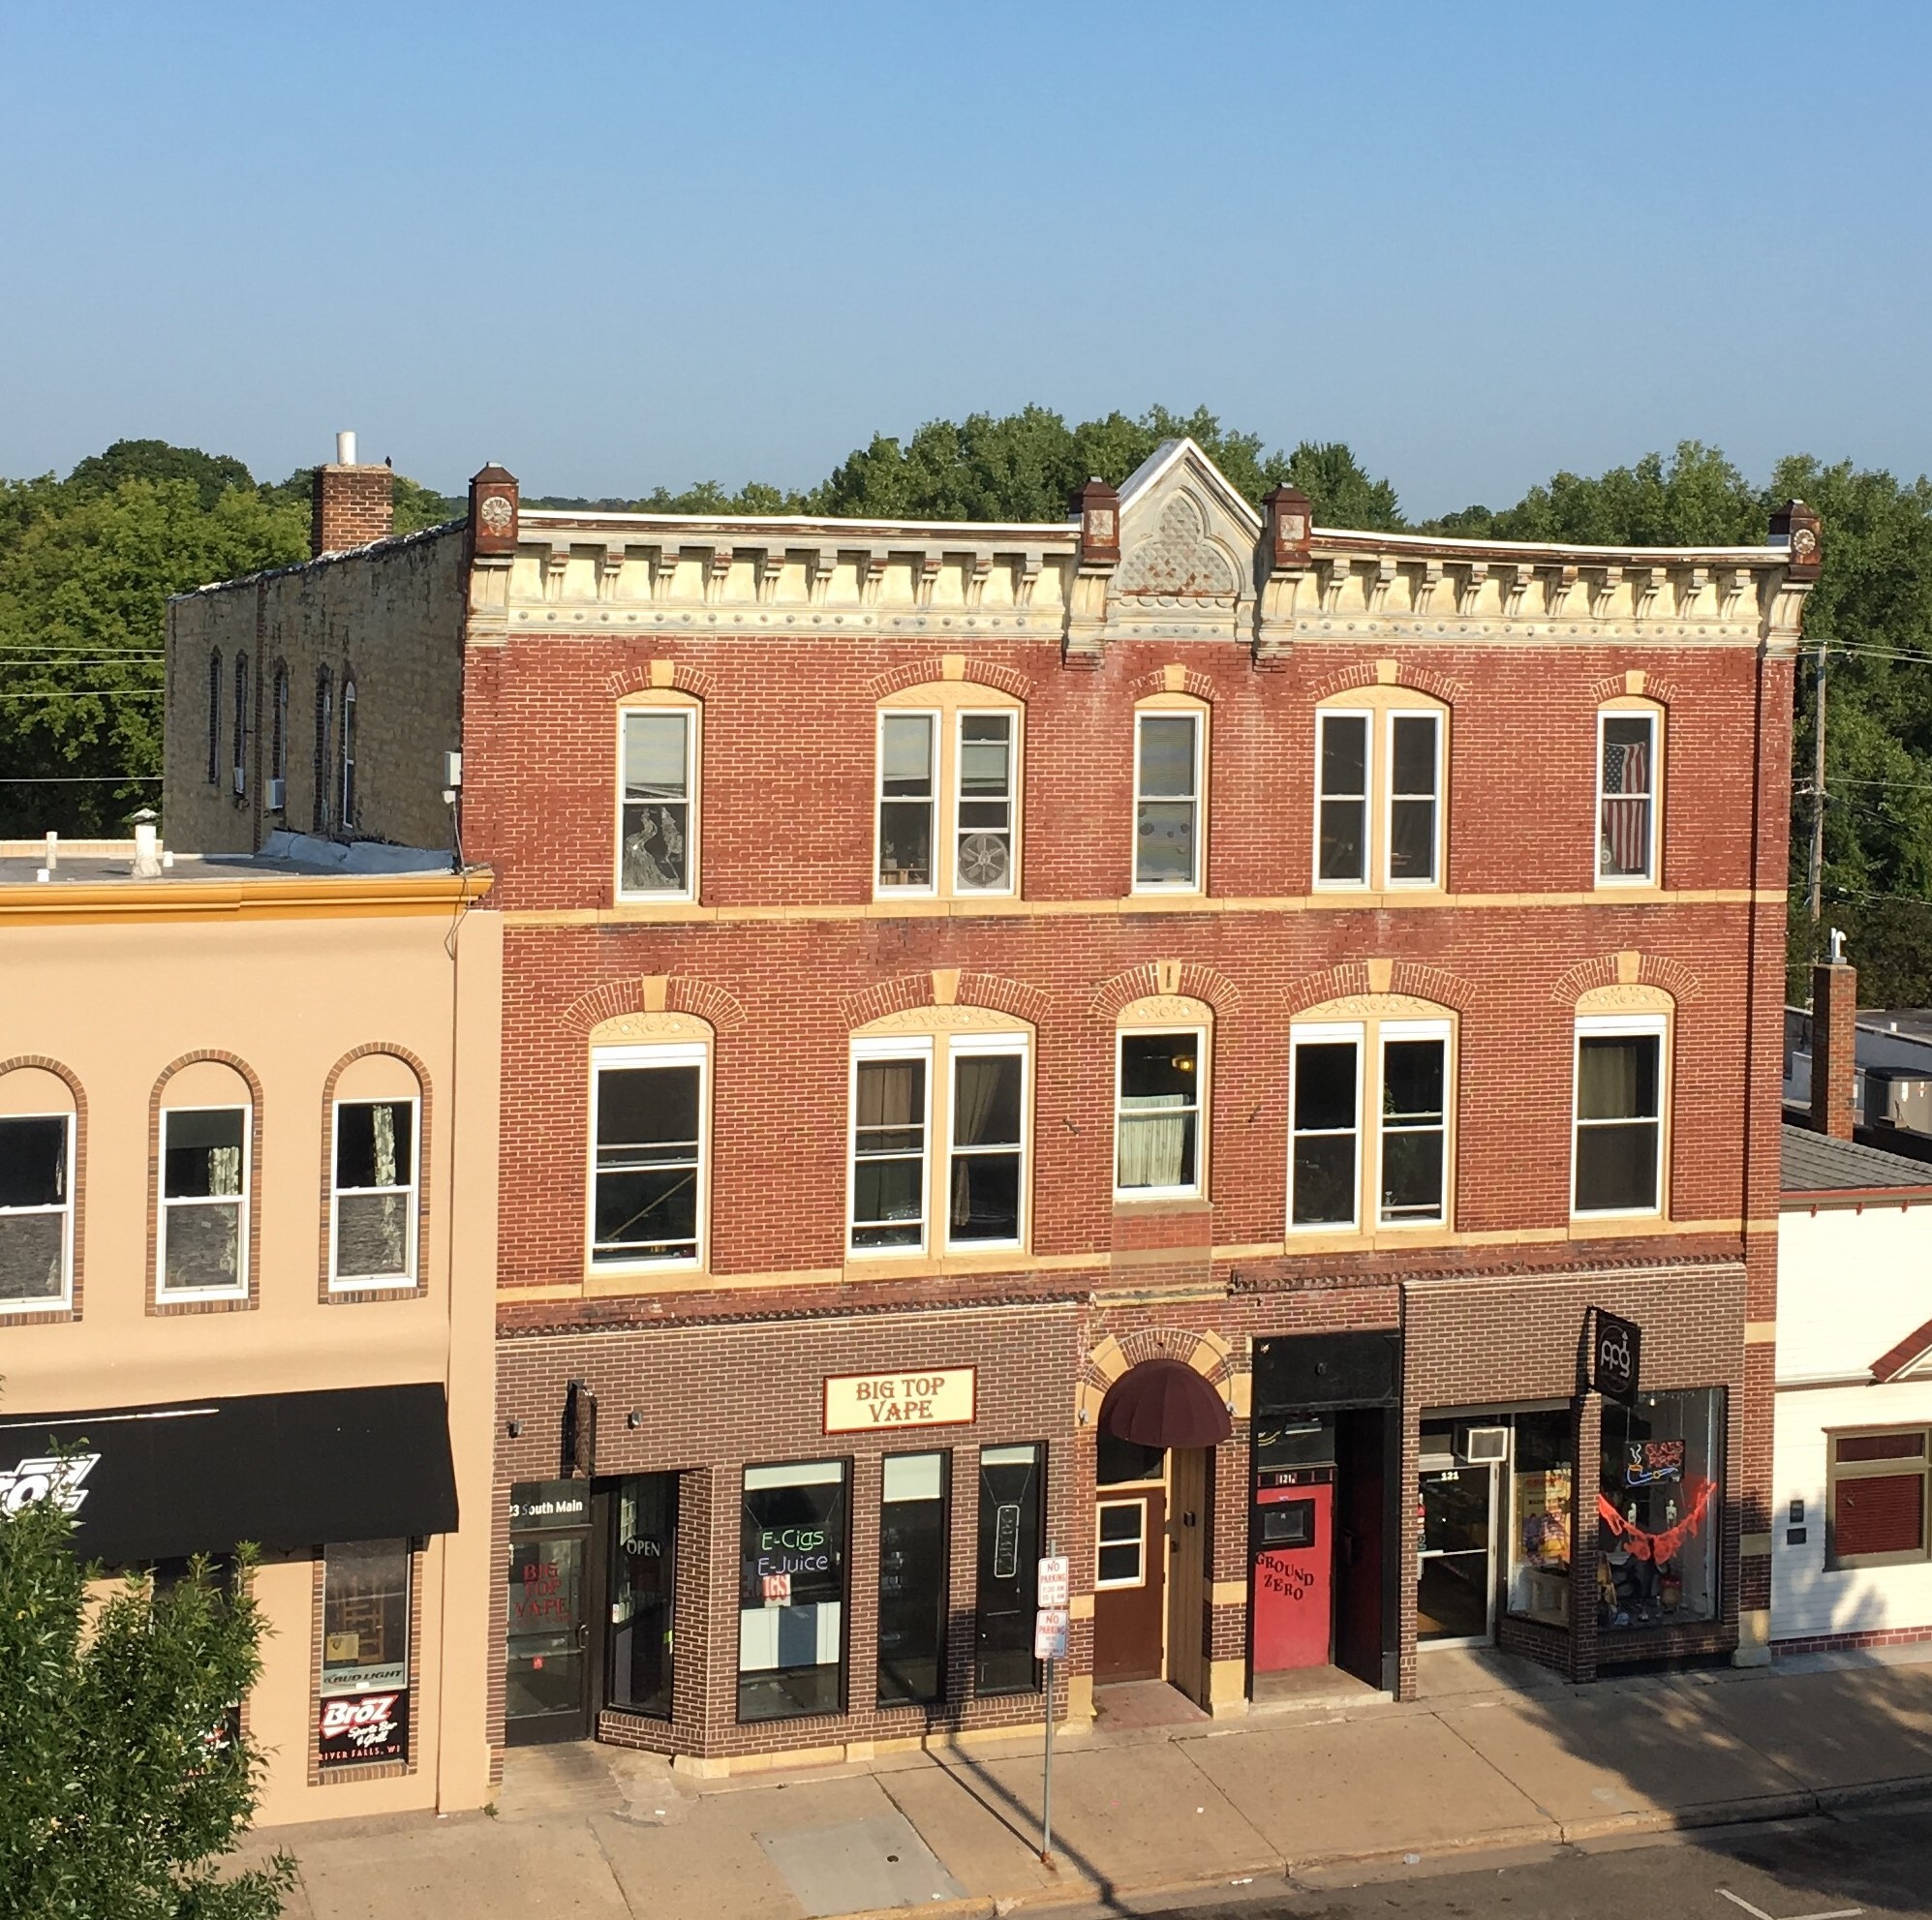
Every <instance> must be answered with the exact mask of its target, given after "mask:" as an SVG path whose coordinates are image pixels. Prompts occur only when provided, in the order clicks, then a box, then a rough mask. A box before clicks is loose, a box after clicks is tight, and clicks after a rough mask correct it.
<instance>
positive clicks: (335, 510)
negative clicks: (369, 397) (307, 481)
mask: <svg viewBox="0 0 1932 1920" xmlns="http://www.w3.org/2000/svg"><path fill="white" fill-rule="evenodd" d="M395 484H396V476H395V474H394V473H393V472H391V471H390V470H389V467H388V466H387V464H386V463H384V464H383V466H381V467H358V466H357V465H356V464H355V436H354V435H353V434H350V433H342V434H337V435H336V437H335V458H334V460H333V461H331V462H330V463H329V465H327V466H326V467H318V468H317V469H316V491H315V507H314V512H313V514H312V516H311V518H310V521H309V552H310V553H311V554H325V553H345V552H347V551H348V549H349V548H351V547H364V546H367V545H368V544H369V542H370V541H371V540H386V539H387V538H388V537H389V534H390V533H392V532H393V531H394V529H395V524H396V499H395Z"/></svg>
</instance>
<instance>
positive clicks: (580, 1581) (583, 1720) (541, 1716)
mask: <svg viewBox="0 0 1932 1920" xmlns="http://www.w3.org/2000/svg"><path fill="white" fill-rule="evenodd" d="M589 1545H590V1537H589V1535H588V1534H587V1533H581V1532H571V1533H563V1532H558V1533H545V1534H525V1535H517V1536H512V1538H511V1539H510V1543H509V1570H508V1582H507V1585H508V1600H507V1610H506V1621H505V1626H506V1637H507V1650H508V1664H507V1671H506V1685H505V1696H504V1712H505V1722H506V1726H505V1731H506V1738H507V1739H509V1740H510V1741H511V1742H513V1743H515V1742H523V1741H535V1740H583V1739H586V1738H588V1736H589V1733H590V1691H589V1679H590V1676H589V1673H588V1671H587V1670H586V1669H587V1661H586V1653H587V1649H588V1643H589V1639H590V1631H589V1625H588V1623H587V1621H586V1620H585V1617H584V1575H585V1562H586V1560H587V1559H588V1549H589Z"/></svg>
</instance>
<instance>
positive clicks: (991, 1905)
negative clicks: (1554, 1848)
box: [838, 1774, 1932, 1920]
mask: <svg viewBox="0 0 1932 1920" xmlns="http://www.w3.org/2000/svg"><path fill="white" fill-rule="evenodd" d="M1927 1796H1932V1774H1907V1775H1904V1776H1902V1777H1901V1778H1899V1779H1896V1780H1883V1781H1867V1782H1863V1783H1859V1784H1856V1785H1851V1786H1826V1787H1815V1788H1814V1787H1806V1788H1800V1789H1799V1790H1797V1791H1795V1792H1792V1793H1760V1794H1753V1795H1751V1796H1750V1797H1748V1798H1745V1799H1739V1800H1710V1801H1705V1802H1703V1803H1702V1805H1700V1806H1696V1807H1678V1808H1657V1809H1653V1810H1650V1811H1647V1812H1643V1813H1609V1814H1605V1815H1603V1816H1602V1817H1601V1818H1593V1819H1586V1820H1551V1821H1550V1822H1549V1823H1548V1824H1547V1825H1543V1826H1533V1827H1503V1828H1498V1829H1496V1830H1495V1831H1494V1832H1491V1833H1485V1834H1480V1835H1477V1836H1474V1837H1472V1838H1471V1839H1469V1840H1466V1841H1450V1842H1436V1843H1433V1844H1429V1845H1426V1846H1421V1845H1417V1844H1408V1845H1406V1846H1404V1845H1395V1846H1385V1847H1376V1848H1373V1849H1371V1850H1369V1851H1366V1852H1345V1853H1324V1854H1319V1855H1315V1854H1310V1855H1308V1856H1306V1857H1303V1858H1278V1859H1273V1860H1270V1861H1268V1862H1266V1863H1265V1864H1262V1865H1257V1866H1254V1867H1253V1868H1250V1869H1245V1870H1244V1869H1242V1868H1240V1867H1229V1868H1221V1869H1218V1870H1216V1871H1215V1872H1212V1873H1198V1874H1183V1875H1181V1876H1179V1877H1176V1878H1173V1879H1159V1880H1149V1881H1145V1882H1141V1883H1137V1884H1134V1885H1126V1884H1122V1883H1119V1882H1116V1883H1113V1884H1110V1885H1104V1886H1103V1885H1101V1884H1100V1883H1098V1882H1096V1881H1093V1880H1088V1879H1079V1880H1075V1881H1073V1882H1071V1883H1070V1884H1068V1885H1066V1886H1064V1887H1029V1888H1027V1889H1026V1890H1025V1891H1023V1892H1020V1893H1012V1894H975V1895H971V1896H969V1897H967V1898H966V1899H963V1900H946V1901H939V1900H935V1901H929V1902H928V1903H927V1904H926V1905H923V1906H921V1907H919V1908H917V1909H916V1910H917V1911H918V1912H920V1913H922V1914H931V1915H934V1916H935V1920H1000V1916H1003V1915H1005V1914H1009V1913H1017V1912H1021V1911H1027V1912H1039V1913H1051V1912H1055V1911H1058V1910H1062V1909H1064V1910H1068V1911H1073V1910H1080V1909H1084V1908H1087V1907H1089V1906H1092V1905H1095V1904H1097V1903H1099V1902H1101V1901H1116V1902H1119V1901H1129V1900H1133V1901H1145V1900H1159V1899H1161V1898H1163V1897H1164V1896H1166V1895H1169V1894H1173V1895H1184V1894H1193V1893H1200V1892H1203V1891H1204V1890H1206V1889H1207V1888H1210V1887H1222V1888H1226V1887H1233V1886H1239V1885H1242V1884H1245V1883H1247V1882H1248V1881H1253V1882H1255V1883H1256V1884H1257V1885H1258V1884H1259V1882H1260V1881H1261V1880H1262V1879H1263V1878H1264V1877H1267V1876H1277V1877H1278V1878H1279V1879H1280V1880H1281V1881H1283V1882H1285V1883H1286V1884H1287V1885H1288V1886H1289V1887H1290V1888H1293V1887H1295V1885H1296V1884H1297V1882H1296V1875H1297V1874H1309V1873H1327V1872H1333V1871H1334V1870H1336V1869H1345V1868H1349V1867H1376V1866H1389V1865H1393V1864H1395V1863H1396V1862H1398V1861H1405V1860H1406V1858H1407V1856H1408V1855H1409V1854H1411V1853H1417V1854H1420V1855H1421V1856H1422V1860H1423V1861H1425V1862H1426V1863H1427V1871H1429V1872H1431V1873H1444V1872H1456V1871H1458V1870H1459V1868H1460V1865H1461V1863H1462V1862H1463V1861H1465V1860H1475V1859H1478V1858H1480V1856H1482V1855H1483V1854H1485V1853H1512V1852H1519V1851H1521V1850H1522V1849H1523V1848H1525V1847H1533V1846H1549V1845H1552V1844H1554V1845H1563V1846H1570V1845H1576V1844H1579V1843H1581V1842H1586V1841H1591V1840H1606V1839H1610V1838H1613V1837H1615V1836H1618V1835H1623V1834H1646V1833H1659V1834H1662V1833H1677V1832H1684V1831H1688V1830H1692V1829H1695V1828H1699V1827H1725V1826H1751V1825H1760V1824H1764V1823H1767V1822H1770V1821H1773V1820H1789V1819H1794V1818H1802V1817H1804V1816H1806V1815H1811V1814H1818V1813H1834V1812H1837V1811H1840V1810H1842V1809H1848V1808H1856V1807H1871V1806H1883V1805H1886V1804H1887V1803H1889V1802H1892V1801H1898V1800H1911V1799H1914V1798H1918V1797H1927ZM1266 1891H1267V1890H1266V1889H1265V1888H1264V1889H1261V1891H1260V1892H1258V1893H1257V1894H1256V1895H1255V1896H1254V1897H1255V1898H1261V1897H1263V1895H1264V1894H1265V1893H1266ZM914 1910H915V1909H913V1908H911V1907H907V1906H886V1907H868V1908H866V1909H865V1910H863V1911H861V1912H855V1913H846V1914H841V1915H839V1916H838V1920H904V1917H905V1915H906V1914H907V1913H909V1912H912V1911H914Z"/></svg>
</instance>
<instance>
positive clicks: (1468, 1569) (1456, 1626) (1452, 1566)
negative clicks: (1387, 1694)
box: [1416, 1424, 1496, 1647]
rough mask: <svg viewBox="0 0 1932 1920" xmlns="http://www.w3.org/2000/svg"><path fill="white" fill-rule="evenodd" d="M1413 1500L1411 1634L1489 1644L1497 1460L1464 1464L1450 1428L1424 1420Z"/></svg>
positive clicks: (1426, 1641) (1441, 1642)
mask: <svg viewBox="0 0 1932 1920" xmlns="http://www.w3.org/2000/svg"><path fill="white" fill-rule="evenodd" d="M1417 1506H1418V1508H1419V1509H1420V1510H1419V1512H1418V1514H1417V1532H1418V1541H1417V1544H1418V1549H1419V1551H1418V1566H1417V1578H1416V1639H1417V1640H1418V1642H1420V1643H1421V1644H1422V1645H1424V1646H1438V1647H1441V1646H1452V1647H1454V1646H1462V1647H1468V1646H1487V1644H1488V1643H1489V1640H1490V1638H1491V1630H1492V1628H1493V1626H1494V1622H1495V1600H1496V1469H1495V1466H1494V1465H1493V1464H1483V1465H1476V1466H1472V1465H1469V1464H1466V1463H1464V1462H1462V1461H1461V1460H1459V1459H1458V1458H1457V1451H1456V1430H1455V1428H1454V1427H1453V1426H1441V1427H1437V1426H1433V1425H1429V1424H1425V1425H1424V1427H1423V1431H1422V1467H1421V1475H1420V1483H1419V1485H1418V1488H1417Z"/></svg>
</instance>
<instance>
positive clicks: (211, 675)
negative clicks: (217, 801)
mask: <svg viewBox="0 0 1932 1920" xmlns="http://www.w3.org/2000/svg"><path fill="white" fill-rule="evenodd" d="M221 777H222V656H221V655H219V654H210V655H208V784H209V785H210V786H214V785H215V784H217V782H219V780H220V779H221Z"/></svg>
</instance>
